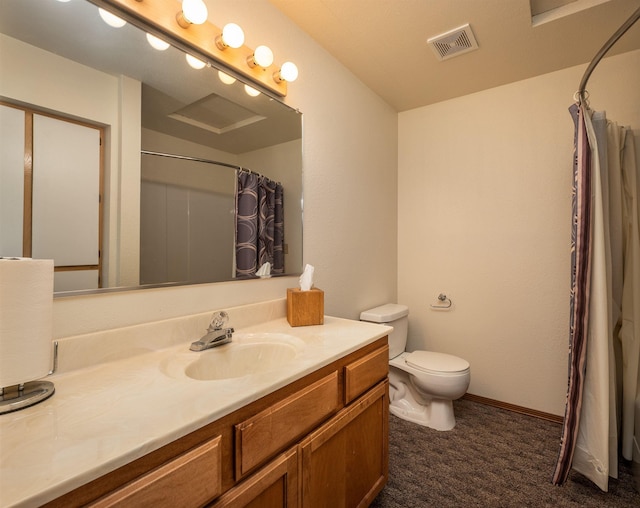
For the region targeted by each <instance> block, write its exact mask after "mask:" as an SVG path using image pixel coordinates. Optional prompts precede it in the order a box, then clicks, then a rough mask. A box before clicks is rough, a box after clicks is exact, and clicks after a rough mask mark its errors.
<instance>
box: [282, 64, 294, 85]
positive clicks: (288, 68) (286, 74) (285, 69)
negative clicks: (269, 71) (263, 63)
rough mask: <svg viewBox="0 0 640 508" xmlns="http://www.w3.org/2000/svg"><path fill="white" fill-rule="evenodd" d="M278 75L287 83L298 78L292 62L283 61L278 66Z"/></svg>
mask: <svg viewBox="0 0 640 508" xmlns="http://www.w3.org/2000/svg"><path fill="white" fill-rule="evenodd" d="M280 77H281V78H282V79H284V80H285V81H288V82H289V83H291V82H293V81H295V80H296V79H298V68H297V67H296V64H294V63H293V62H285V63H283V64H282V67H280Z"/></svg>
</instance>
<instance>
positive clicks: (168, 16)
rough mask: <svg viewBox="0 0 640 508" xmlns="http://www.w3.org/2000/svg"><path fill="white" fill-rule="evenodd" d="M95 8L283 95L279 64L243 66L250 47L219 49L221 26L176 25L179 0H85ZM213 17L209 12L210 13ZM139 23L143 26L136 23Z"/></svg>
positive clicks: (250, 51) (284, 92) (180, 4)
mask: <svg viewBox="0 0 640 508" xmlns="http://www.w3.org/2000/svg"><path fill="white" fill-rule="evenodd" d="M89 1H90V2H91V3H93V4H95V5H97V6H98V7H103V8H107V9H109V10H110V11H112V12H114V14H116V15H118V16H121V17H123V19H126V20H127V21H130V22H131V23H132V24H134V25H136V24H137V25H138V27H139V28H142V29H143V30H147V28H148V25H151V26H152V27H153V28H155V29H157V30H158V32H159V33H160V34H162V38H163V39H165V40H167V41H168V42H171V43H172V44H173V45H175V46H176V47H178V48H180V49H182V50H183V51H186V52H189V53H193V54H194V55H195V56H197V57H198V58H203V59H208V60H210V61H212V62H217V63H218V64H220V65H221V66H222V67H224V68H227V69H230V70H232V71H234V72H235V73H236V74H237V75H241V76H243V77H244V78H247V79H248V80H250V81H253V82H254V83H257V84H259V85H260V86H261V87H263V88H265V89H267V90H269V91H271V92H272V93H274V94H275V95H277V96H280V97H284V96H286V95H287V82H286V81H281V82H277V81H275V80H274V77H273V76H274V73H278V72H279V71H280V67H279V66H278V65H276V64H272V65H270V66H269V67H267V68H264V67H261V66H259V65H256V66H254V67H250V66H249V65H247V58H249V57H251V56H252V55H253V53H254V52H253V50H252V49H251V48H249V47H247V46H245V45H243V46H241V47H240V48H237V49H233V48H226V49H224V50H221V49H220V48H219V47H218V46H217V45H216V38H217V37H218V36H219V35H220V34H221V33H222V29H221V28H218V27H217V26H215V25H214V24H213V23H211V22H209V21H207V22H205V23H203V24H200V25H195V24H191V25H189V27H188V28H183V27H181V26H180V25H179V24H178V21H177V19H176V14H177V13H179V12H181V10H182V2H180V1H179V0H142V1H140V0H89ZM211 16H213V14H211ZM140 24H142V25H143V26H140Z"/></svg>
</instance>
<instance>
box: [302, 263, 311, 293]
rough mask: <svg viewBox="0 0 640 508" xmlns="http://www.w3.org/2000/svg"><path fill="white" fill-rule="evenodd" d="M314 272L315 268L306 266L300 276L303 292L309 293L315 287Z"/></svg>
mask: <svg viewBox="0 0 640 508" xmlns="http://www.w3.org/2000/svg"><path fill="white" fill-rule="evenodd" d="M313 271H314V268H313V266H311V265H305V266H304V271H303V272H302V275H300V289H301V290H302V291H309V290H310V289H311V288H312V287H313Z"/></svg>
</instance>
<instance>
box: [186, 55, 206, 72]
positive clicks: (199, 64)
mask: <svg viewBox="0 0 640 508" xmlns="http://www.w3.org/2000/svg"><path fill="white" fill-rule="evenodd" d="M185 58H186V59H187V63H188V64H189V65H190V66H191V67H193V68H194V69H202V68H203V67H205V66H206V65H207V64H206V63H205V62H203V61H202V60H200V59H199V58H196V57H195V56H191V55H189V54H187V55H185Z"/></svg>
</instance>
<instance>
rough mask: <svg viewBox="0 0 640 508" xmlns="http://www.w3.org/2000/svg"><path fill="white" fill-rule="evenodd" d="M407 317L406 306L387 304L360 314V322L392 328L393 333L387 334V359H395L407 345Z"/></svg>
mask: <svg viewBox="0 0 640 508" xmlns="http://www.w3.org/2000/svg"><path fill="white" fill-rule="evenodd" d="M408 316H409V307H407V306H406V305H400V304H397V303H387V304H386V305H381V306H380V307H375V308H373V309H369V310H365V311H364V312H361V313H360V321H368V322H370V323H380V324H385V325H387V326H393V331H392V332H391V333H390V334H389V358H395V357H396V356H398V355H399V354H401V353H403V352H404V348H405V346H406V345H407V330H408V325H409V317H408Z"/></svg>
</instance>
